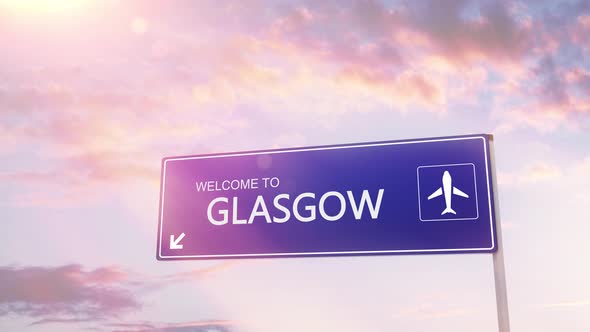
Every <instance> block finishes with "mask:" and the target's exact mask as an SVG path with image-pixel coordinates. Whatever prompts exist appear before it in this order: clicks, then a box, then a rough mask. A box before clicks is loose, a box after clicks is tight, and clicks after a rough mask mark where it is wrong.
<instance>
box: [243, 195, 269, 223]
mask: <svg viewBox="0 0 590 332" xmlns="http://www.w3.org/2000/svg"><path fill="white" fill-rule="evenodd" d="M259 207H260V208H262V210H261V211H258V208H259ZM234 213H235V211H234ZM255 217H264V219H266V222H267V223H269V224H270V223H271V221H270V216H269V215H268V209H267V208H266V203H264V197H262V196H261V195H258V197H256V202H255V203H254V208H252V213H251V214H250V218H249V219H248V224H251V223H252V222H253V221H254V218H255Z"/></svg>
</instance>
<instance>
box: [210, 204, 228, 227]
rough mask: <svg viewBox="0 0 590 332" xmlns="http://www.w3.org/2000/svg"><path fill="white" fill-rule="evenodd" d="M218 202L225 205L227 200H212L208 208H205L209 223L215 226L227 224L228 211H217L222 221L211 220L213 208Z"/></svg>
mask: <svg viewBox="0 0 590 332" xmlns="http://www.w3.org/2000/svg"><path fill="white" fill-rule="evenodd" d="M218 202H223V203H227V202H228V199H227V197H217V198H216V199H214V200H212V201H211V203H209V206H208V207H207V218H209V222H210V223H212V224H213V225H215V226H221V225H225V224H227V214H228V211H227V210H226V209H220V210H219V214H220V215H222V216H223V219H221V220H217V219H215V218H213V214H212V210H213V206H214V205H215V204H216V203H218Z"/></svg>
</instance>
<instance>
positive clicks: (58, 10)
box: [0, 0, 91, 14]
mask: <svg viewBox="0 0 590 332" xmlns="http://www.w3.org/2000/svg"><path fill="white" fill-rule="evenodd" d="M90 2H91V1H89V0H75V1H74V0H0V8H1V9H3V10H6V11H7V12H11V13H13V14H66V13H69V14H71V13H78V12H80V11H81V10H83V9H85V8H87V7H88V5H89V4H90Z"/></svg>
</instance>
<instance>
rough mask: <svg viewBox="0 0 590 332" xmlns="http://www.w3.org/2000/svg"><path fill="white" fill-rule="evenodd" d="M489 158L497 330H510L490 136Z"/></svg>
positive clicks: (496, 186) (494, 167) (500, 226)
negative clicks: (491, 185) (494, 220)
mask: <svg viewBox="0 0 590 332" xmlns="http://www.w3.org/2000/svg"><path fill="white" fill-rule="evenodd" d="M490 159H491V164H492V179H493V181H494V182H493V185H494V209H495V213H496V241H497V246H498V250H497V251H496V252H495V253H493V254H492V259H493V261H494V283H495V288H496V307H497V310H498V330H499V331H500V332H510V319H509V317H508V294H507V290H506V269H505V267H504V248H503V243H502V223H501V220H500V204H499V200H498V183H497V179H496V176H497V172H496V163H495V158H494V140H493V138H490Z"/></svg>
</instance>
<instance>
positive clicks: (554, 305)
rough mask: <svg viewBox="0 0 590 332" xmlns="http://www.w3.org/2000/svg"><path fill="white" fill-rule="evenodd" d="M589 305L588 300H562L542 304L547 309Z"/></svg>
mask: <svg viewBox="0 0 590 332" xmlns="http://www.w3.org/2000/svg"><path fill="white" fill-rule="evenodd" d="M586 306H590V300H579V301H563V302H555V303H549V304H545V305H543V307H544V308H547V309H569V308H574V309H575V308H579V307H586Z"/></svg>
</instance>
